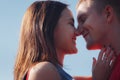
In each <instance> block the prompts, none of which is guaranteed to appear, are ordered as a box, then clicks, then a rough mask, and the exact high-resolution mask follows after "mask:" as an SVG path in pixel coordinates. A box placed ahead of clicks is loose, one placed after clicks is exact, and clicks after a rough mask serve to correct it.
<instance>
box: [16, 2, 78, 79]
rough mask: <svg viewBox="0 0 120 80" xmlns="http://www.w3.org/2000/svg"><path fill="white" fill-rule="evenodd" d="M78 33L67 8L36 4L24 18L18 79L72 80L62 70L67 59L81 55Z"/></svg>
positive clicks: (57, 5)
mask: <svg viewBox="0 0 120 80" xmlns="http://www.w3.org/2000/svg"><path fill="white" fill-rule="evenodd" d="M75 31H76V30H75V27H74V19H73V16H72V13H71V11H70V10H69V9H68V8H67V5H66V4H63V3H61V2H58V1H36V2H34V3H33V4H32V5H31V6H30V7H29V8H28V9H27V11H26V13H25V15H24V17H23V21H22V25H21V35H20V42H19V49H18V55H17V59H16V63H15V69H14V79H15V80H23V79H24V80H72V79H73V78H72V77H71V76H70V75H69V74H67V73H66V72H65V71H64V70H63V69H62V66H63V60H64V55H66V54H68V53H69V54H73V53H77V48H76V42H75V41H76V33H75ZM24 75H25V76H24Z"/></svg>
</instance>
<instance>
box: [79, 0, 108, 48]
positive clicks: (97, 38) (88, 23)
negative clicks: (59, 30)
mask: <svg viewBox="0 0 120 80" xmlns="http://www.w3.org/2000/svg"><path fill="white" fill-rule="evenodd" d="M90 6H91V4H90V1H88V2H83V3H81V5H80V6H79V7H78V9H77V13H78V16H77V19H78V23H79V28H80V29H83V30H84V32H83V33H82V35H83V37H84V39H85V41H86V43H87V48H88V49H100V48H101V47H102V46H103V42H105V40H106V37H107V36H106V35H107V34H106V33H108V31H109V29H108V27H105V28H104V27H103V24H105V23H104V22H105V20H104V18H105V16H101V15H98V14H97V13H96V11H95V10H94V9H93V7H90Z"/></svg>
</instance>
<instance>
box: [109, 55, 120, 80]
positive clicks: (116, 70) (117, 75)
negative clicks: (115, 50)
mask: <svg viewBox="0 0 120 80" xmlns="http://www.w3.org/2000/svg"><path fill="white" fill-rule="evenodd" d="M109 80H120V55H119V56H118V57H117V60H116V62H115V65H114V67H113V71H112V73H111V76H110V78H109Z"/></svg>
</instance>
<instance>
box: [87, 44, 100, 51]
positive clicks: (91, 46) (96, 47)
mask: <svg viewBox="0 0 120 80" xmlns="http://www.w3.org/2000/svg"><path fill="white" fill-rule="evenodd" d="M86 48H87V49H88V50H99V49H101V48H100V46H97V45H87V46H86Z"/></svg>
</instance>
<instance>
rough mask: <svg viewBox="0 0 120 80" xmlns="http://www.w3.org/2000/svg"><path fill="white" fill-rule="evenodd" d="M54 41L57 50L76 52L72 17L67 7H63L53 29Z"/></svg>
mask: <svg viewBox="0 0 120 80" xmlns="http://www.w3.org/2000/svg"><path fill="white" fill-rule="evenodd" d="M54 41H55V48H56V51H57V52H58V51H59V52H62V53H76V52H77V48H76V34H75V27H74V19H73V15H72V13H71V11H70V10H69V9H68V8H66V9H64V10H63V12H62V13H61V17H60V19H59V21H58V24H57V26H56V28H55V30H54Z"/></svg>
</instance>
